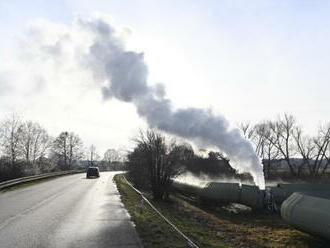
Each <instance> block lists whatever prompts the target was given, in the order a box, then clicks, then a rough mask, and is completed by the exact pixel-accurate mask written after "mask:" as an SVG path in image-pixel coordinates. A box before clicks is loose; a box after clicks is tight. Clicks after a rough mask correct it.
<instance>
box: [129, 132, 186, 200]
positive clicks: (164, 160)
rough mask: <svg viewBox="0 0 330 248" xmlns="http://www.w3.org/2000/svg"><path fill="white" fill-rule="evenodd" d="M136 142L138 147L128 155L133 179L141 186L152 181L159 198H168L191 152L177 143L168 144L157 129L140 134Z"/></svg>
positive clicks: (154, 191) (155, 194)
mask: <svg viewBox="0 0 330 248" xmlns="http://www.w3.org/2000/svg"><path fill="white" fill-rule="evenodd" d="M135 141H136V143H137V146H136V147H135V149H134V151H133V152H131V153H130V154H129V155H128V159H129V162H130V172H131V175H132V174H133V179H135V182H137V183H141V182H142V183H145V182H148V184H149V185H150V188H151V191H152V194H153V197H154V198H155V199H158V200H161V199H164V198H166V197H167V194H168V190H169V186H170V184H171V179H172V178H173V177H175V176H176V175H177V174H178V173H180V169H181V168H182V164H183V163H184V161H185V160H186V159H188V158H189V154H191V151H190V149H189V148H188V147H187V146H185V145H177V144H175V142H172V143H171V144H170V145H167V144H166V142H165V137H164V136H163V135H161V134H160V133H157V132H155V131H153V130H148V131H146V132H145V133H143V132H140V136H139V137H138V138H137V139H136V140H135Z"/></svg>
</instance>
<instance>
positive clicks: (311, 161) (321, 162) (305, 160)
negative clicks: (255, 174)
mask: <svg viewBox="0 0 330 248" xmlns="http://www.w3.org/2000/svg"><path fill="white" fill-rule="evenodd" d="M240 128H241V130H242V132H243V134H244V136H245V138H247V139H248V140H250V141H251V142H252V144H253V145H254V147H255V151H256V153H257V154H258V156H259V157H260V158H261V159H262V162H263V165H264V172H265V177H266V179H272V178H279V177H282V178H286V179H287V178H291V179H303V180H309V181H316V180H320V179H322V178H325V179H326V178H328V177H329V169H330V168H329V165H330V123H328V124H325V125H321V126H320V127H319V128H318V131H317V133H316V134H315V135H313V136H311V135H308V134H306V133H305V132H304V130H303V128H302V127H301V126H299V125H298V124H297V121H296V119H295V118H294V116H293V115H290V114H283V115H282V116H279V117H278V118H277V119H276V120H266V121H262V122H260V123H256V124H251V123H248V122H247V123H241V124H240Z"/></svg>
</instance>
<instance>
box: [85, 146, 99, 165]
mask: <svg viewBox="0 0 330 248" xmlns="http://www.w3.org/2000/svg"><path fill="white" fill-rule="evenodd" d="M99 159H100V155H99V154H98V153H97V151H96V147H95V146H94V145H91V146H90V147H89V148H88V150H87V160H88V163H89V166H96V165H97V161H98V160H99Z"/></svg>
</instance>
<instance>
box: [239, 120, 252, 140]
mask: <svg viewBox="0 0 330 248" xmlns="http://www.w3.org/2000/svg"><path fill="white" fill-rule="evenodd" d="M238 128H239V129H240V130H241V131H242V133H243V135H244V138H246V139H249V140H251V139H252V138H253V136H254V131H255V130H254V126H253V125H252V124H251V123H250V122H240V123H239V124H238Z"/></svg>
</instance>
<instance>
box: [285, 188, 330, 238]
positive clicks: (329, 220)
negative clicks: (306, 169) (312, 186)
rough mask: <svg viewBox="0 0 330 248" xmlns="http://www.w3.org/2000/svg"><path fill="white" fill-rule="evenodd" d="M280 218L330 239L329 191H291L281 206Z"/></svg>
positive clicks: (302, 229) (300, 228) (305, 230)
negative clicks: (311, 192)
mask: <svg viewBox="0 0 330 248" xmlns="http://www.w3.org/2000/svg"><path fill="white" fill-rule="evenodd" d="M281 216H282V218H283V219H284V220H285V221H286V222H288V223H289V224H291V225H292V226H294V227H295V228H297V229H299V230H301V231H304V232H308V233H311V234H315V235H318V236H321V237H323V238H326V239H329V240H330V193H329V192H323V193H320V192H317V193H315V192H314V193H313V194H312V195H311V194H310V193H293V194H292V195H291V196H290V197H289V198H288V199H286V200H285V201H284V202H283V204H282V206H281Z"/></svg>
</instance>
